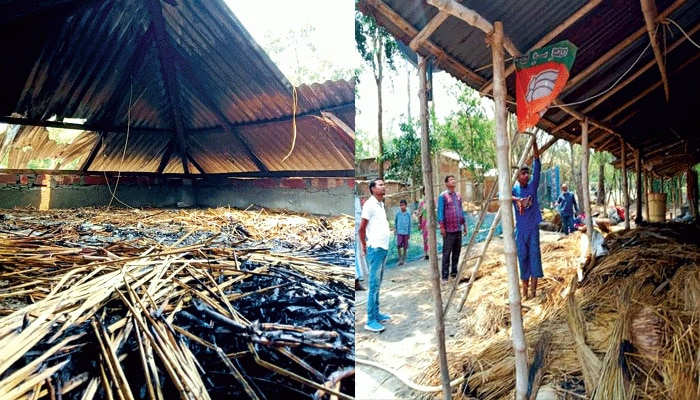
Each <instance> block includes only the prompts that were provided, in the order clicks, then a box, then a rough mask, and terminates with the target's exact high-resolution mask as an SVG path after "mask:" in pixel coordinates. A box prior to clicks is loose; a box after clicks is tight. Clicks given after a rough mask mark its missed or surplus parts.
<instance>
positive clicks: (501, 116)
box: [491, 21, 528, 400]
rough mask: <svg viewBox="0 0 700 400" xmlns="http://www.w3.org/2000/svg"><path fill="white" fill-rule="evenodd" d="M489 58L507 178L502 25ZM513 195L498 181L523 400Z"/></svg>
mask: <svg viewBox="0 0 700 400" xmlns="http://www.w3.org/2000/svg"><path fill="white" fill-rule="evenodd" d="M491 54H492V57H493V82H494V85H493V94H494V96H493V98H494V104H495V115H494V118H495V122H496V156H497V158H496V159H497V165H498V176H502V177H507V176H510V158H509V152H510V146H509V141H508V131H507V129H506V123H507V119H506V111H507V110H506V81H505V58H504V52H503V23H502V22H500V21H496V22H495V23H494V33H493V42H492V44H491ZM512 199H513V195H512V191H511V185H510V180H508V179H499V180H498V202H499V206H500V209H501V210H502V211H503V212H502V216H501V218H502V222H503V248H504V254H505V258H506V267H507V268H508V303H509V306H510V318H511V336H512V340H513V352H514V353H515V398H516V399H518V400H522V399H525V395H526V394H527V375H528V371H527V345H526V343H525V330H524V328H523V315H522V304H521V302H520V300H521V299H520V281H519V280H518V267H517V255H516V248H515V237H514V236H513V232H514V226H515V223H514V221H513V212H512V209H513V200H512Z"/></svg>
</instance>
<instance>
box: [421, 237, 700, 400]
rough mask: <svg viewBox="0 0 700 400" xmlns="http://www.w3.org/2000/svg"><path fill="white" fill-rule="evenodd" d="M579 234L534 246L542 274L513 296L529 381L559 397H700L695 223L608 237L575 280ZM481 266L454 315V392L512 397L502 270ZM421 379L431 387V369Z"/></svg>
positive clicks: (434, 380) (699, 261)
mask: <svg viewBox="0 0 700 400" xmlns="http://www.w3.org/2000/svg"><path fill="white" fill-rule="evenodd" d="M579 235H580V233H576V234H574V235H570V236H568V237H565V238H562V239H561V240H559V241H557V242H554V243H546V244H543V246H542V250H543V256H542V257H543V263H544V268H545V275H547V277H546V278H545V279H544V282H543V285H542V290H541V292H540V293H541V294H540V295H539V296H538V297H537V298H535V299H533V300H528V301H524V302H523V318H524V324H525V333H526V341H527V344H528V359H529V363H530V386H532V387H533V389H536V388H538V387H542V388H543V391H544V390H546V391H547V392H548V393H550V394H551V395H552V396H553V397H551V398H559V399H661V398H663V399H688V400H690V399H698V398H700V245H699V244H698V242H699V240H700V227H698V226H697V225H680V224H678V225H676V224H671V225H659V224H654V225H646V226H640V227H637V228H635V229H632V230H629V231H619V232H615V233H611V234H609V235H608V236H607V237H606V238H605V244H606V247H607V249H608V250H609V254H608V255H607V256H603V257H599V258H598V259H596V260H592V261H590V262H589V263H588V264H587V265H586V270H585V277H584V279H583V281H581V282H578V279H577V277H576V271H575V267H576V265H577V263H578V256H579V240H578V238H579ZM555 254H556V255H555ZM486 266H487V271H485V272H484V273H483V275H482V278H481V280H482V281H483V282H482V283H481V284H482V285H485V286H487V287H488V289H486V290H485V292H484V293H485V294H483V295H482V296H480V297H479V298H478V299H471V303H472V304H471V306H469V307H466V308H465V311H462V312H463V313H467V315H466V317H465V318H463V320H465V321H468V322H465V323H464V329H465V332H467V333H468V334H465V335H464V336H463V337H462V338H460V339H459V340H458V341H457V343H456V344H454V345H452V346H448V359H449V362H450V374H451V377H453V378H454V377H458V376H465V377H466V382H465V384H462V385H460V386H459V387H456V388H454V398H464V399H471V398H476V399H494V400H495V399H505V398H513V396H514V387H515V370H514V368H515V367H514V356H513V350H512V341H511V339H510V336H509V329H508V328H509V326H508V320H509V315H508V313H507V309H506V308H507V299H508V297H507V287H506V279H505V271H504V270H505V267H504V266H503V265H502V263H501V264H499V263H498V262H493V263H491V264H487V265H486ZM498 282H501V283H500V284H499V283H498ZM479 284H480V281H479V280H477V281H476V283H475V285H479ZM469 313H471V314H469ZM490 313H491V314H490ZM479 324H481V325H479ZM424 382H425V383H427V384H432V385H439V383H440V374H439V368H438V367H437V365H435V364H433V365H431V366H430V367H429V368H428V372H427V374H426V377H425V379H424ZM535 395H536V393H535V390H533V392H532V395H531V396H532V397H530V398H533V399H534V398H535V397H534V396H535Z"/></svg>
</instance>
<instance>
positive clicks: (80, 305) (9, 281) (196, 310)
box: [0, 209, 355, 399]
mask: <svg viewBox="0 0 700 400" xmlns="http://www.w3.org/2000/svg"><path fill="white" fill-rule="evenodd" d="M353 232H354V230H353V221H352V220H351V219H350V218H349V217H347V216H342V217H334V218H321V217H314V216H305V215H292V214H287V213H280V212H271V211H267V210H246V211H240V210H232V209H207V210H96V209H79V210H66V211H34V210H17V209H16V210H4V211H3V212H2V215H0V398H1V399H20V398H21V399H28V398H32V399H105V398H110V399H143V398H147V399H175V398H182V399H209V398H211V399H246V398H249V399H277V398H290V399H292V398H293V399H304V398H307V399H310V398H317V399H330V398H350V397H352V396H353V395H354V385H355V379H354V329H355V328H354V319H355V311H354V292H353V290H352V286H351V284H352V283H353V282H352V278H353V271H352V270H351V268H350V264H351V263H352V262H353V258H352V243H353ZM329 260H332V261H333V262H329Z"/></svg>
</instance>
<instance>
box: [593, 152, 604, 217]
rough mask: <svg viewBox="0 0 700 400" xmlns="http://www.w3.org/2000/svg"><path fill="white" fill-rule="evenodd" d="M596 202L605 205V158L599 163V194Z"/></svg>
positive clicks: (598, 204)
mask: <svg viewBox="0 0 700 400" xmlns="http://www.w3.org/2000/svg"><path fill="white" fill-rule="evenodd" d="M595 204H596V205H597V206H605V162H604V161H603V160H600V163H599V164H598V194H597V195H596V201H595Z"/></svg>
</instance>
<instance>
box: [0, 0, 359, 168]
mask: <svg viewBox="0 0 700 400" xmlns="http://www.w3.org/2000/svg"><path fill="white" fill-rule="evenodd" d="M0 15H1V16H0V46H3V48H4V49H6V50H7V54H11V55H12V57H11V58H12V60H11V62H10V61H9V59H8V60H7V61H8V62H3V63H2V64H0V91H2V93H3V96H2V99H0V122H5V123H10V124H22V125H28V126H57V127H83V128H84V129H85V130H87V131H90V132H93V133H91V134H90V135H89V136H90V137H91V138H92V139H93V143H94V144H96V146H92V147H91V146H87V145H85V144H84V145H83V146H84V147H81V151H82V152H83V153H84V152H87V154H84V155H83V162H81V169H80V170H81V171H83V172H85V173H90V172H95V171H105V172H109V171H121V172H134V173H138V172H148V173H175V174H182V173H187V174H189V173H191V174H201V173H205V174H207V173H217V174H226V173H229V174H245V173H253V174H259V173H264V172H269V171H271V170H275V171H279V170H284V171H288V172H289V173H290V174H292V172H293V171H306V172H308V171H330V170H334V169H335V168H338V169H339V170H338V171H339V174H340V175H345V174H346V173H347V171H348V170H352V168H353V163H351V162H349V161H352V160H353V158H354V146H348V135H347V134H346V135H338V134H335V135H334V134H332V133H328V129H329V123H328V121H326V119H325V118H324V119H321V120H319V119H318V118H317V117H320V116H321V113H322V112H331V113H334V115H336V116H337V117H338V118H339V120H335V124H336V125H338V124H339V121H342V123H340V125H345V126H346V127H350V128H351V129H352V130H354V113H355V107H354V82H353V81H337V82H325V83H324V84H314V85H310V86H307V85H304V86H302V87H299V88H296V89H295V88H293V86H292V85H291V84H290V83H289V81H288V80H287V79H286V78H285V77H284V76H283V74H282V73H281V72H280V70H279V68H278V67H277V66H276V65H275V64H274V63H272V61H271V60H270V59H269V57H268V56H267V54H265V52H264V51H263V50H262V49H261V48H260V46H259V45H258V44H257V43H255V41H254V40H253V38H252V37H251V36H250V35H249V33H248V32H247V31H246V30H245V28H244V27H243V26H242V25H241V23H240V22H239V21H238V19H237V18H236V16H235V15H234V13H233V12H232V11H231V10H230V9H229V8H228V6H227V5H226V4H224V2H223V1H220V0H212V1H206V2H202V1H195V0H179V1H177V2H169V1H158V0H119V1H117V0H107V1H69V0H67V1H60V2H42V1H16V0H10V1H5V2H3V3H2V4H0ZM18 37H20V38H22V40H21V42H22V43H21V44H20V43H18V42H19V41H17V40H15V39H14V38H18ZM348 51H353V49H348ZM295 92H296V95H297V98H298V101H297V104H296V107H295V104H294V101H293V99H294V97H295V96H294V95H295ZM295 112H296V113H297V114H298V115H297V117H296V118H297V121H298V122H299V123H300V124H301V125H303V127H304V129H303V131H300V132H299V137H298V140H299V143H300V146H299V148H298V149H297V150H299V151H308V150H309V149H313V150H314V153H318V154H320V155H323V156H324V157H325V156H328V157H330V156H333V158H334V159H335V161H333V162H328V161H327V160H325V159H324V158H323V157H318V156H317V155H316V154H313V155H311V154H310V155H307V156H304V155H298V154H294V157H290V158H288V159H287V160H286V162H285V163H284V165H280V164H279V162H278V160H279V157H278V155H279V152H280V151H281V150H280V149H281V147H284V145H283V143H285V142H288V136H289V135H288V131H287V130H286V129H283V128H282V127H281V126H282V125H284V124H285V123H288V121H291V120H292V116H293V115H294V113H295ZM68 118H79V119H81V120H83V121H84V122H83V123H82V124H79V125H76V124H68V123H62V121H65V120H66V119H68ZM52 119H53V120H52ZM53 121H57V122H53ZM42 129H43V128H42ZM317 130H318V131H319V132H317ZM260 131H264V132H266V133H265V135H264V137H265V138H266V140H268V142H267V143H263V142H260V141H259V140H258V138H256V137H247V136H248V134H247V132H253V133H251V134H257V132H260ZM30 132H31V133H30ZM40 132H41V131H40V130H35V129H34V128H31V127H25V128H22V129H20V131H19V132H18V133H17V135H16V136H15V137H14V140H16V141H17V142H16V143H24V142H26V141H31V142H32V143H33V142H34V141H36V140H38V141H40V142H41V143H42V148H43V150H42V152H41V154H42V155H43V156H47V157H51V156H52V155H53V154H58V152H59V151H61V150H60V149H59V148H58V147H57V148H56V149H55V150H52V149H51V148H50V144H51V143H52V142H51V141H50V140H48V139H47V138H45V137H43V136H42V135H41V134H40ZM336 133H337V132H336ZM277 135H280V136H277ZM97 137H99V140H98V139H97ZM127 137H128V140H127ZM315 138H318V141H317V142H315V143H314V144H313V145H310V144H309V143H312V142H314V140H316V139H315ZM208 140H211V143H210V142H208ZM16 143H15V144H16ZM12 145H13V144H12V143H11V144H9V145H8V146H5V147H7V148H9V147H11V146H12ZM46 146H49V147H46ZM209 146H215V148H213V149H211V148H209ZM34 147H37V146H36V145H35V146H34ZM73 147H75V146H73ZM350 147H352V150H350ZM269 151H271V152H272V153H268V152H269ZM4 154H5V153H3V155H4ZM32 156H34V153H30V154H24V155H23V157H15V158H14V159H13V164H12V165H9V166H8V169H18V170H19V169H28V168H29V166H28V164H29V160H30V157H32ZM263 160H267V162H270V163H271V164H270V165H267V163H266V162H265V161H263Z"/></svg>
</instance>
